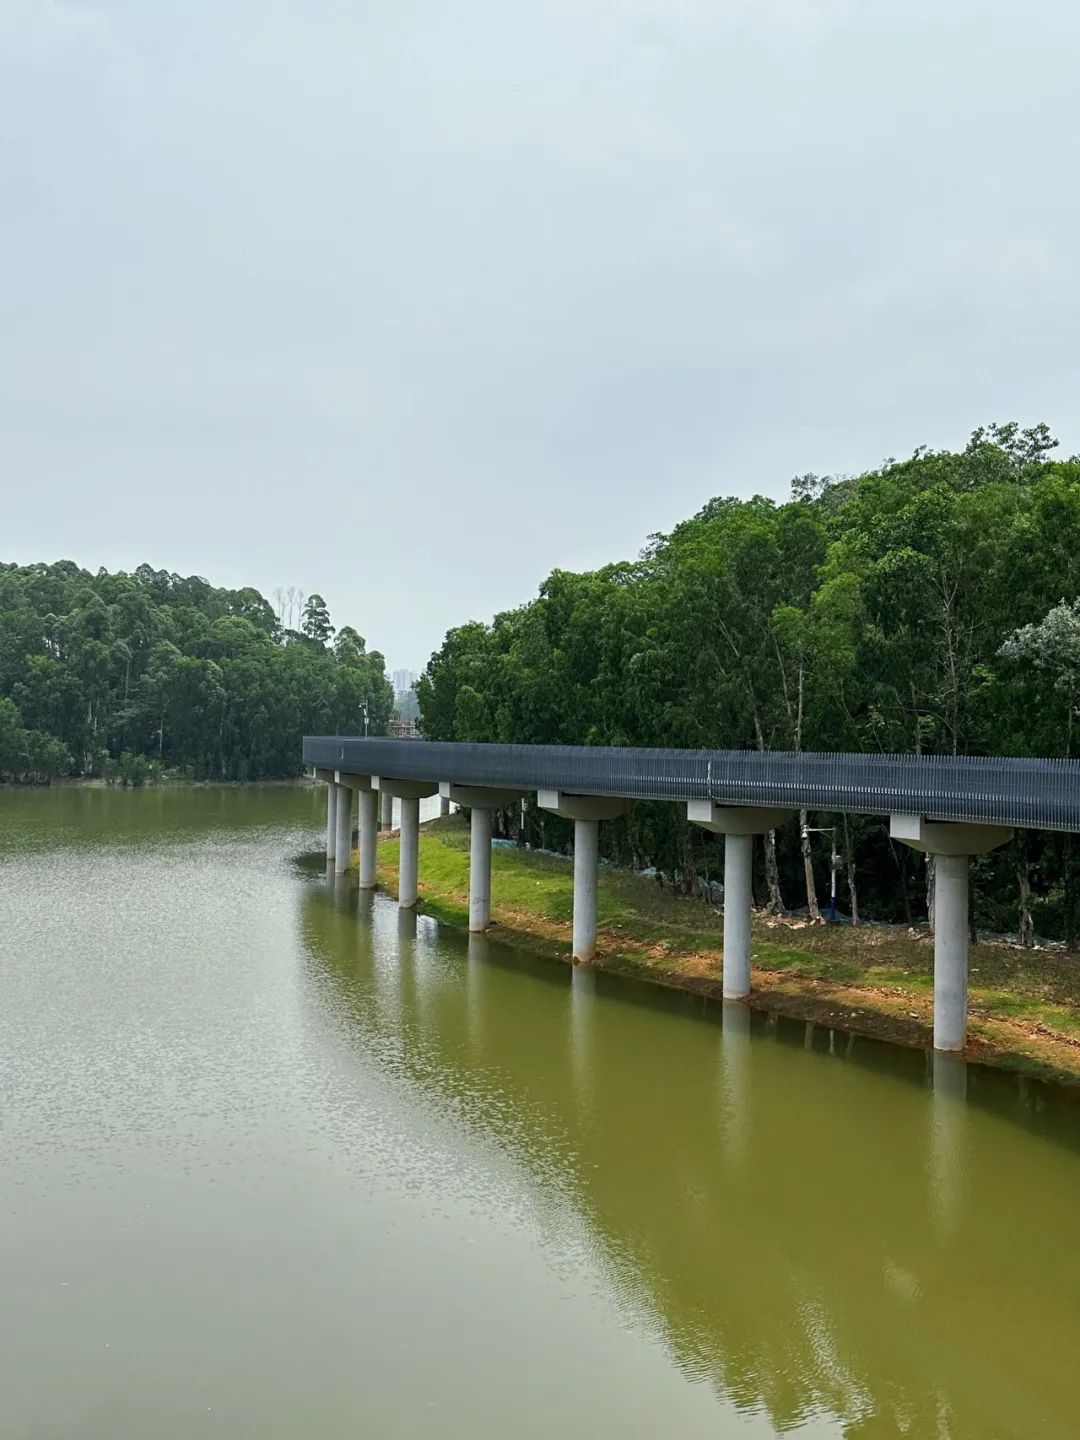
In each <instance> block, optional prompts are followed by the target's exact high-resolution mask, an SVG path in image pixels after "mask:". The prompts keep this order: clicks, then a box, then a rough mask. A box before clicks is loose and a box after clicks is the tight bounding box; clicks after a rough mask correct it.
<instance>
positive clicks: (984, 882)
mask: <svg viewBox="0 0 1080 1440" xmlns="http://www.w3.org/2000/svg"><path fill="white" fill-rule="evenodd" d="M1056 445H1057V442H1056V441H1055V440H1054V439H1053V438H1052V436H1051V434H1050V432H1049V430H1048V429H1047V427H1046V426H1045V425H1038V426H1035V427H1033V428H1032V429H1028V430H1021V429H1020V427H1019V426H1018V425H1015V424H1007V425H992V426H989V427H987V428H983V429H979V430H977V431H976V432H975V433H974V434H973V435H972V436H971V439H970V441H969V442H968V444H967V445H966V446H965V447H964V448H963V449H962V450H959V451H956V452H951V451H932V450H929V449H926V448H920V449H918V450H917V451H916V452H915V453H914V455H913V456H912V457H911V458H910V459H908V460H903V461H894V460H889V461H887V462H885V463H884V464H882V465H881V466H880V467H879V468H877V469H875V470H872V471H869V472H868V473H866V474H862V475H857V476H845V477H835V476H817V475H809V474H808V475H803V476H800V477H798V478H797V479H796V480H794V481H793V482H792V487H791V499H790V501H789V502H787V503H784V504H776V503H774V502H773V501H771V500H767V499H763V498H761V497H760V496H758V497H755V498H753V499H750V500H737V499H733V498H725V497H720V498H717V499H713V500H710V501H709V503H708V504H707V505H705V506H704V507H703V508H702V509H701V510H700V511H699V512H698V513H697V514H696V515H695V516H694V517H693V518H692V519H690V520H687V521H685V522H684V523H682V524H680V525H678V526H677V527H676V528H675V529H674V530H673V531H672V532H671V534H668V535H654V536H652V537H651V538H650V540H649V542H648V544H647V546H646V548H645V549H644V550H643V552H642V553H641V555H640V556H639V558H638V559H636V560H630V561H626V562H623V563H620V564H613V565H608V566H605V567H604V568H603V569H601V570H597V571H595V572H593V573H590V574H570V573H567V572H565V571H556V572H554V573H553V574H552V575H551V576H550V577H549V578H548V580H547V581H546V582H545V583H544V584H543V585H542V586H541V588H540V593H539V595H538V596H537V597H536V599H534V600H532V601H530V602H529V603H528V604H526V605H523V606H522V607H521V608H520V609H517V610H512V611H509V612H507V613H505V614H500V615H498V616H496V617H495V619H494V621H493V622H492V623H491V624H490V625H483V624H466V625H462V626H460V627H458V628H456V629H454V630H451V631H450V632H449V633H448V635H447V636H446V639H445V642H444V644H443V646H442V648H441V649H440V650H439V651H438V652H437V653H436V654H435V655H433V656H432V659H431V661H430V663H429V665H428V667H427V669H426V671H425V673H424V675H423V677H422V678H421V680H420V682H419V685H418V695H419V700H420V706H421V723H422V728H423V731H424V733H425V734H426V735H427V736H429V737H430V738H433V739H458V740H499V741H518V742H549V743H581V744H590V745H599V744H607V745H629V744H640V745H674V746H716V747H724V748H746V747H757V748H760V749H769V748H773V749H788V750H790V749H795V750H798V749H807V750H851V751H877V752H882V753H896V752H922V753H930V752H939V753H947V754H1002V755H1052V756H1063V755H1069V754H1071V753H1072V749H1073V744H1074V741H1073V726H1074V721H1075V718H1076V715H1077V705H1078V702H1080V603H1078V596H1080V457H1073V458H1071V459H1068V460H1061V459H1054V458H1052V454H1053V451H1054V449H1055V448H1056ZM799 820H800V821H801V824H799V823H796V822H793V823H792V824H791V825H790V826H789V827H787V828H786V829H785V830H783V831H779V832H777V834H776V836H775V837H767V838H766V841H765V844H764V845H763V846H762V847H761V851H760V854H759V856H758V859H757V862H756V863H757V865H758V867H759V873H758V876H757V881H756V883H757V885H758V886H759V894H760V897H761V899H762V900H763V902H764V903H765V904H766V905H767V906H768V907H769V908H771V909H772V910H774V911H779V910H781V909H783V908H784V907H785V906H791V907H799V908H806V909H808V911H809V913H810V915H811V916H812V917H814V918H816V917H817V916H818V914H819V900H818V896H819V894H823V893H827V890H828V886H829V881H830V871H831V870H832V869H833V868H834V865H833V845H834V842H835V850H836V854H837V856H838V857H839V858H838V860H837V862H836V868H837V869H838V870H839V873H840V894H841V903H842V905H843V907H844V909H845V911H847V912H848V913H850V914H851V916H852V918H853V919H856V920H857V919H858V918H859V916H860V915H861V916H863V917H876V918H881V919H887V920H893V921H908V922H909V923H910V922H911V921H912V920H914V919H918V918H919V917H920V915H925V914H926V910H927V876H926V864H925V863H924V862H923V861H922V860H921V859H919V858H918V857H916V856H915V855H914V854H912V853H911V852H909V851H907V850H906V849H904V848H903V847H900V846H894V845H893V844H892V843H891V842H890V841H889V838H888V830H887V824H886V822H884V821H882V820H877V819H868V818H864V817H855V816H846V817H845V816H834V815H824V814H818V815H809V816H807V815H803V816H801V817H799ZM528 823H529V825H530V827H531V828H532V829H533V831H534V833H536V834H539V833H540V827H541V825H542V826H543V834H544V836H545V837H546V839H547V843H552V841H553V840H554V841H555V842H556V843H557V842H558V841H559V840H565V838H566V837H565V835H563V834H561V832H560V823H561V822H558V821H556V820H554V819H552V818H551V817H547V818H546V819H545V818H544V817H542V816H540V815H536V814H534V815H532V816H531V817H530V819H529V822H528ZM605 831H606V843H607V845H608V847H609V853H611V854H612V855H613V856H614V857H615V858H617V859H620V860H623V861H625V862H627V863H632V864H635V865H638V866H641V867H647V866H649V867H655V868H656V869H657V871H658V872H659V874H660V876H661V877H662V879H663V880H664V881H665V882H668V883H672V884H674V885H676V886H678V887H680V888H682V889H684V890H686V891H688V892H690V891H694V890H704V891H705V893H709V892H708V890H707V888H706V886H707V882H708V881H709V879H710V878H714V877H717V876H718V875H719V872H720V865H721V859H720V853H719V848H718V845H717V843H716V841H715V840H714V838H713V837H712V836H709V835H707V834H706V833H705V832H703V831H700V830H697V829H694V828H691V827H689V826H687V824H686V823H685V820H684V819H683V818H681V817H680V815H679V813H678V810H677V807H675V806H673V805H658V804H652V805H645V804H642V805H638V806H636V807H635V809H634V811H633V812H632V814H631V815H630V816H629V818H628V819H627V820H625V821H619V822H616V823H613V824H612V825H610V826H607V827H605ZM829 831H832V832H833V833H832V834H831V835H830V834H829V833H827V832H829ZM807 832H809V833H807ZM815 832H826V833H815ZM1078 849H1080V847H1078ZM1077 868H1078V867H1077V859H1076V857H1074V855H1073V842H1072V841H1071V839H1070V838H1069V837H1062V836H1052V835H1045V834H1020V835H1018V836H1017V838H1016V840H1015V841H1014V842H1013V843H1012V845H1011V846H1009V847H1008V848H1007V849H1005V850H1002V851H999V852H997V853H995V854H994V855H990V856H987V857H984V858H982V859H980V860H979V861H978V862H976V863H975V864H974V865H973V876H974V894H975V905H974V910H973V913H974V916H975V920H976V923H977V924H978V925H979V926H980V927H983V928H985V929H990V930H993V931H1007V930H1010V929H1012V930H1015V931H1017V932H1018V933H1019V935H1020V936H1021V938H1022V939H1023V940H1024V941H1025V942H1026V943H1031V941H1032V937H1033V934H1034V931H1035V928H1036V927H1037V929H1038V932H1039V933H1040V934H1042V935H1048V936H1060V937H1065V938H1067V939H1068V941H1069V942H1070V943H1075V941H1076V938H1077V905H1076V899H1077V883H1076V881H1077Z"/></svg>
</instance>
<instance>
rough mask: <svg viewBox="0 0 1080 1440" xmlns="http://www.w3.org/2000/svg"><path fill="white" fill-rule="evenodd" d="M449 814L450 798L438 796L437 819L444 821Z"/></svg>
mask: <svg viewBox="0 0 1080 1440" xmlns="http://www.w3.org/2000/svg"><path fill="white" fill-rule="evenodd" d="M449 814H450V796H449V795H440V796H439V818H440V819H444V818H445V817H446V816H447V815H449Z"/></svg>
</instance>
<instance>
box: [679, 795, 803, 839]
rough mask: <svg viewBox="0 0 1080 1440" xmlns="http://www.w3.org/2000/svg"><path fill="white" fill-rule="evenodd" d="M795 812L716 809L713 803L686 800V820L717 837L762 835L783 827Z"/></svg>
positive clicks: (758, 808)
mask: <svg viewBox="0 0 1080 1440" xmlns="http://www.w3.org/2000/svg"><path fill="white" fill-rule="evenodd" d="M794 814H795V811H794V810H781V809H778V808H776V807H773V806H766V805H717V804H716V802H715V801H713V800H688V801H687V802H686V818H687V820H689V821H690V823H691V824H692V825H700V826H701V828H702V829H703V830H711V831H713V833H714V834H716V835H764V834H765V833H766V832H767V831H769V830H775V829H776V828H777V826H779V825H783V824H785V823H786V822H787V821H788V820H790V819H791V818H792V817H793V816H794Z"/></svg>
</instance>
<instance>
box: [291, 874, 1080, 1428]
mask: <svg viewBox="0 0 1080 1440" xmlns="http://www.w3.org/2000/svg"><path fill="white" fill-rule="evenodd" d="M302 929H303V934H304V940H305V946H306V950H307V953H308V956H309V959H310V966H311V973H310V978H311V980H312V984H313V988H314V989H315V990H317V991H320V992H321V991H322V990H323V988H324V987H329V989H330V991H331V992H332V995H333V1004H334V1007H335V1013H336V1014H337V1016H338V1017H339V1018H338V1023H339V1024H340V1025H341V1026H342V1027H343V1033H344V1036H345V1039H346V1041H347V1043H348V1044H350V1045H353V1046H356V1047H359V1048H362V1049H363V1051H364V1053H365V1055H366V1057H367V1058H368V1059H369V1060H370V1059H372V1058H374V1059H375V1060H376V1062H377V1063H378V1064H380V1065H385V1066H386V1067H388V1068H389V1069H392V1070H393V1071H394V1073H395V1074H396V1075H397V1076H398V1077H404V1078H405V1079H406V1081H407V1083H408V1084H409V1085H410V1086H412V1087H414V1089H415V1091H416V1093H417V1095H418V1096H419V1097H422V1098H423V1101H424V1103H427V1104H433V1105H434V1106H435V1107H436V1108H437V1110H438V1111H439V1113H441V1114H442V1115H444V1116H445V1119H446V1123H447V1125H448V1126H450V1127H457V1126H461V1127H464V1128H465V1130H466V1131H468V1132H469V1133H470V1134H471V1135H473V1136H478V1137H480V1139H481V1140H482V1142H483V1143H484V1144H485V1145H494V1146H496V1147H498V1149H499V1150H500V1151H501V1152H502V1153H503V1154H504V1155H509V1156H510V1157H511V1158H512V1159H513V1161H514V1162H515V1163H516V1164H517V1165H519V1166H520V1167H521V1168H522V1170H523V1172H524V1173H525V1174H526V1176H527V1178H528V1183H529V1184H530V1185H531V1186H532V1187H533V1188H534V1189H535V1191H536V1193H537V1195H538V1197H543V1199H544V1201H545V1202H547V1203H550V1204H551V1206H552V1207H553V1211H552V1214H553V1218H552V1222H551V1223H552V1229H551V1237H552V1238H551V1245H552V1248H553V1251H555V1250H557V1249H558V1243H559V1241H558V1237H559V1235H560V1234H561V1233H565V1227H566V1226H567V1225H572V1226H574V1227H575V1228H577V1229H578V1230H579V1231H581V1232H582V1233H583V1234H584V1235H585V1236H587V1238H588V1242H589V1245H590V1247H591V1248H592V1250H593V1251H594V1252H595V1254H596V1255H597V1256H598V1257H599V1259H600V1261H601V1263H602V1266H603V1269H604V1272H605V1274H606V1276H607V1277H608V1280H609V1283H610V1286H611V1287H612V1290H613V1291H614V1292H616V1293H617V1294H618V1296H619V1297H620V1303H621V1304H622V1305H623V1306H624V1307H625V1312H626V1314H627V1316H628V1323H632V1324H634V1325H640V1326H644V1327H647V1328H648V1329H649V1330H650V1331H652V1333H654V1334H655V1335H657V1336H658V1337H660V1338H661V1339H662V1341H663V1343H664V1344H665V1345H666V1347H667V1348H668V1349H669V1351H670V1353H671V1354H672V1355H673V1356H674V1357H675V1359H676V1361H677V1363H678V1365H679V1366H680V1367H681V1369H682V1370H683V1372H684V1373H685V1374H686V1375H687V1376H688V1377H690V1378H692V1379H693V1380H695V1381H698V1382H702V1383H707V1384H708V1385H710V1386H712V1387H714V1389H715V1391H716V1393H717V1394H718V1395H720V1396H722V1397H724V1398H725V1399H727V1400H728V1401H733V1402H734V1403H735V1404H736V1405H738V1406H739V1407H740V1408H742V1409H744V1410H746V1411H756V1412H762V1411H763V1412H765V1413H767V1415H768V1416H769V1417H770V1419H771V1422H772V1425H773V1427H774V1428H775V1429H776V1430H777V1431H779V1432H786V1431H791V1430H795V1429H797V1428H799V1427H800V1425H803V1424H805V1423H807V1422H808V1421H810V1420H811V1419H812V1418H813V1417H818V1418H819V1419H820V1420H822V1421H832V1422H833V1423H834V1424H835V1426H836V1427H837V1433H842V1434H844V1435H849V1436H886V1435H888V1436H893V1435H910V1436H917V1437H925V1436H938V1435H942V1436H950V1437H961V1436H971V1437H979V1440H986V1437H990V1436H997V1435H1001V1436H1006V1435H1033V1434H1038V1435H1040V1436H1054V1435H1062V1436H1065V1435H1071V1434H1073V1433H1075V1431H1074V1429H1073V1428H1072V1425H1073V1420H1074V1417H1075V1415H1076V1414H1077V1413H1080V1377H1078V1375H1077V1367H1076V1365H1075V1356H1076V1343H1077V1339H1078V1337H1080V1325H1078V1322H1080V1312H1078V1300H1077V1297H1078V1296H1080V1249H1078V1247H1077V1245H1076V1244H1075V1229H1076V1222H1075V1203H1074V1201H1075V1195H1076V1194H1077V1184H1078V1181H1080V1154H1078V1153H1077V1139H1078V1136H1080V1124H1078V1122H1080V1104H1078V1103H1077V1100H1076V1098H1075V1097H1074V1096H1073V1095H1071V1094H1070V1093H1069V1092H1066V1091H1062V1090H1057V1089H1053V1088H1049V1087H1044V1086H1042V1085H1039V1084H1035V1083H1032V1082H1029V1081H1024V1080H1019V1079H1017V1078H1016V1077H1010V1076H1006V1075H1002V1074H998V1073H995V1072H991V1071H986V1070H983V1069H980V1068H976V1067H965V1065H964V1063H963V1062H962V1061H960V1060H958V1059H956V1058H955V1057H951V1056H945V1055H937V1056H931V1055H928V1054H924V1053H923V1052H916V1051H906V1050H901V1049H897V1048H893V1047H889V1046H886V1045H882V1044H879V1043H876V1042H872V1041H864V1040H856V1039H854V1038H852V1037H849V1036H847V1035H844V1034H841V1033H840V1032H835V1031H831V1030H829V1029H827V1028H822V1027H813V1026H805V1025H803V1024H802V1023H796V1022H793V1021H787V1020H784V1019H780V1018H776V1017H768V1018H766V1017H764V1016H761V1015H758V1014H754V1013H751V1012H750V1011H748V1010H747V1009H746V1008H745V1007H743V1006H739V1005H735V1006H726V1007H725V1006H724V1005H723V1004H721V1003H718V1002H715V1001H707V1000H703V999H701V998H700V997H690V996H683V995H679V994H674V993H672V994H668V993H664V992H657V991H655V990H651V989H646V988H644V987H639V986H637V985H634V984H631V983H628V982H626V981H624V980H621V979H615V978H613V977H608V976H605V975H603V974H602V973H601V974H596V973H595V972H592V971H590V970H587V969H581V968H579V969H568V968H567V967H565V966H563V965H560V964H556V963H548V962H540V961H536V960H534V959H532V958H530V957H527V956H525V955H522V954H521V953H520V952H517V951H513V950H511V949H509V948H507V947H504V946H502V945H500V944H499V943H498V941H497V940H496V939H494V938H492V937H491V936H490V935H473V936H469V937H465V936H464V935H462V934H459V933H456V932H454V931H451V930H448V929H447V928H445V927H441V926H439V925H438V923H437V922H436V921H434V920H432V919H431V918H429V917H425V916H417V915H416V914H415V913H414V912H410V911H399V910H398V909H397V908H396V907H395V906H394V905H393V904H391V903H390V902H388V901H387V900H385V899H384V898H383V897H380V896H377V895H372V894H371V893H370V892H358V891H357V889H356V888H355V884H352V883H350V882H349V880H348V879H347V878H345V877H337V879H336V880H335V879H334V878H333V877H331V878H330V879H329V880H328V882H327V886H326V888H323V886H322V885H321V883H318V884H315V885H313V886H312V888H311V889H310V890H309V891H307V892H306V894H305V898H304V900H303V914H302ZM1033 1160H1037V1162H1038V1163H1037V1164H1036V1163H1032V1162H1033ZM538 1203H540V1201H539V1200H538Z"/></svg>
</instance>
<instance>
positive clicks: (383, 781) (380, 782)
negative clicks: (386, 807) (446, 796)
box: [371, 775, 439, 800]
mask: <svg viewBox="0 0 1080 1440" xmlns="http://www.w3.org/2000/svg"><path fill="white" fill-rule="evenodd" d="M371 786H372V789H374V790H378V791H379V793H380V794H385V795H392V796H393V797H394V799H395V800H426V799H427V798H428V796H429V795H437V794H438V793H439V783H438V781H437V780H394V779H392V778H391V776H389V775H373V776H372V777H371Z"/></svg>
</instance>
